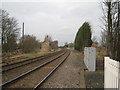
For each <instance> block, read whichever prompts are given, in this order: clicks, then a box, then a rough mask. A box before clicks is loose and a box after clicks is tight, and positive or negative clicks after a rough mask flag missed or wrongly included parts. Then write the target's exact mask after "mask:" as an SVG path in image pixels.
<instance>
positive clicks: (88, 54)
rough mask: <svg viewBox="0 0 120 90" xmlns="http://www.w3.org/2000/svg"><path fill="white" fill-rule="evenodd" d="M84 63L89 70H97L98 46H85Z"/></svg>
mask: <svg viewBox="0 0 120 90" xmlns="http://www.w3.org/2000/svg"><path fill="white" fill-rule="evenodd" d="M84 63H85V65H86V67H87V68H88V70H89V71H95V70H96V48H94V47H85V48H84Z"/></svg>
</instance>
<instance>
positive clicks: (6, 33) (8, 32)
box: [1, 10, 20, 52]
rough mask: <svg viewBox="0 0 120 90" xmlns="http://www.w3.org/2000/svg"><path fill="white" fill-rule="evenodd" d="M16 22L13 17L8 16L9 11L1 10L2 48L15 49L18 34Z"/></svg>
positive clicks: (6, 50) (6, 49) (5, 49)
mask: <svg viewBox="0 0 120 90" xmlns="http://www.w3.org/2000/svg"><path fill="white" fill-rule="evenodd" d="M19 30H20V28H18V23H17V20H16V19H15V18H14V17H9V13H7V12H6V11H4V10H2V35H1V37H2V48H3V49H2V50H3V51H5V52H9V51H10V52H11V51H14V50H15V49H16V41H17V37H18V35H19Z"/></svg>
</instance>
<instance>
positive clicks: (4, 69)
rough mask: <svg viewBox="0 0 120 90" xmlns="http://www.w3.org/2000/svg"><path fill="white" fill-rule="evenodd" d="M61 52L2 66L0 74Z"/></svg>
mask: <svg viewBox="0 0 120 90" xmlns="http://www.w3.org/2000/svg"><path fill="white" fill-rule="evenodd" d="M61 52H63V51H58V52H56V53H51V54H48V55H44V56H40V57H36V58H32V59H27V60H24V61H20V62H16V63H13V64H8V65H4V66H2V72H0V73H4V72H6V71H9V70H12V69H16V68H18V67H21V66H24V65H27V64H30V63H33V62H37V61H38V60H42V59H45V58H48V57H51V56H54V55H57V54H59V53H61Z"/></svg>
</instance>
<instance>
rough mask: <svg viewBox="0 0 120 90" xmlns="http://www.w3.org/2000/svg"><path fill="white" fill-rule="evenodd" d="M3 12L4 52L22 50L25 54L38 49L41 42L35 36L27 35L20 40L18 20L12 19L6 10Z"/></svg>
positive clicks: (2, 36) (2, 37) (2, 35)
mask: <svg viewBox="0 0 120 90" xmlns="http://www.w3.org/2000/svg"><path fill="white" fill-rule="evenodd" d="M1 11H2V15H1V17H2V27H1V28H2V32H1V39H2V40H1V42H2V43H1V44H2V52H3V53H4V52H14V51H16V50H18V49H21V50H22V51H23V52H25V53H28V52H33V51H35V50H36V49H38V48H39V47H40V46H39V42H38V40H37V39H36V37H35V36H33V35H25V36H24V39H23V37H21V38H20V30H21V28H19V25H18V22H17V19H15V18H14V17H10V15H9V13H8V12H6V11H5V10H1Z"/></svg>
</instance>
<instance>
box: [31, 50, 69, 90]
mask: <svg viewBox="0 0 120 90" xmlns="http://www.w3.org/2000/svg"><path fill="white" fill-rule="evenodd" d="M70 53H71V52H69V54H68V55H67V56H66V57H65V58H64V59H63V60H62V61H61V62H60V63H59V64H58V65H57V66H56V67H55V68H54V69H53V70H52V71H51V72H50V73H48V74H47V76H46V77H44V78H43V79H42V80H41V81H40V82H39V83H38V84H37V85H36V86H35V87H34V88H33V89H32V90H36V89H38V88H39V86H40V85H41V84H42V83H43V82H44V81H45V80H46V79H47V78H48V77H50V75H51V74H52V73H53V72H55V70H56V69H57V68H58V67H59V66H60V65H61V64H62V63H63V62H64V61H65V60H66V59H67V58H68V57H69V55H70Z"/></svg>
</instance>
